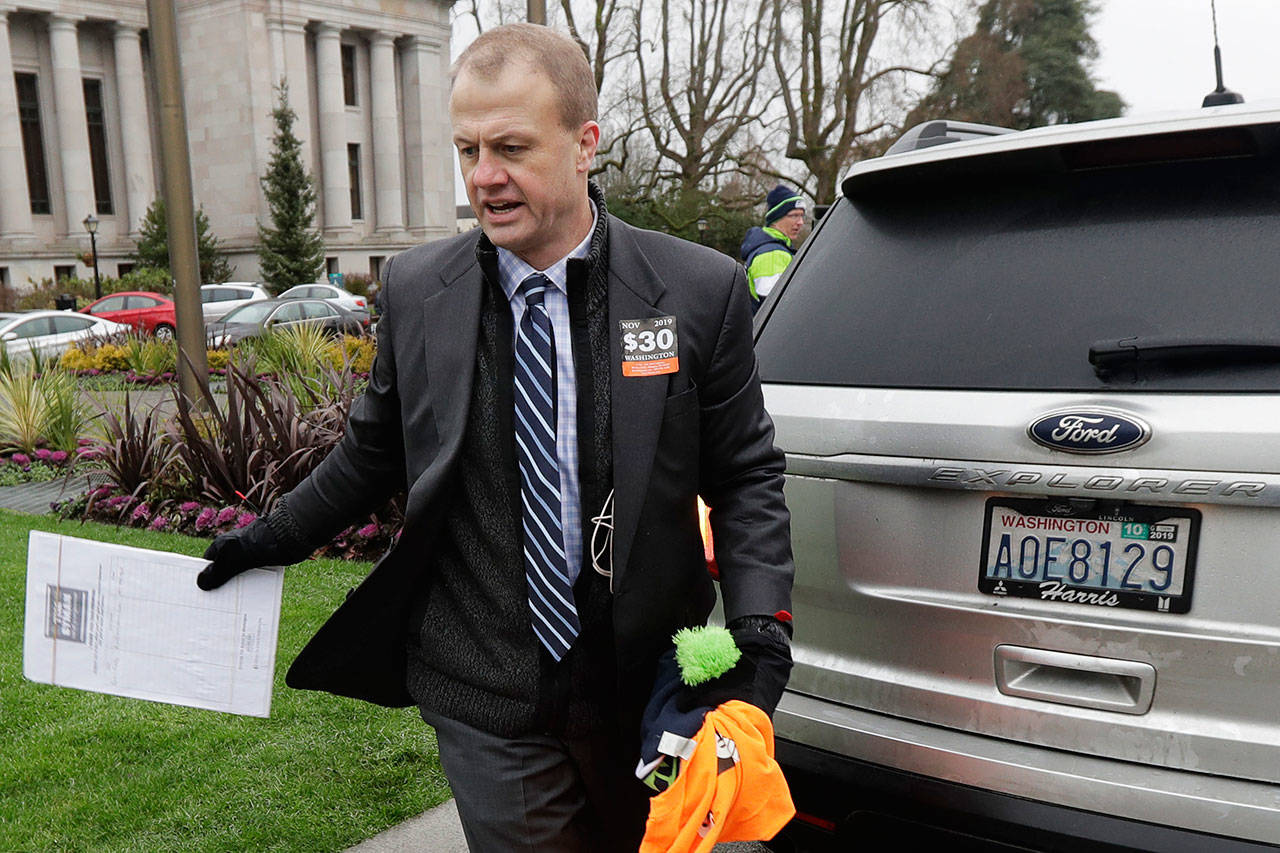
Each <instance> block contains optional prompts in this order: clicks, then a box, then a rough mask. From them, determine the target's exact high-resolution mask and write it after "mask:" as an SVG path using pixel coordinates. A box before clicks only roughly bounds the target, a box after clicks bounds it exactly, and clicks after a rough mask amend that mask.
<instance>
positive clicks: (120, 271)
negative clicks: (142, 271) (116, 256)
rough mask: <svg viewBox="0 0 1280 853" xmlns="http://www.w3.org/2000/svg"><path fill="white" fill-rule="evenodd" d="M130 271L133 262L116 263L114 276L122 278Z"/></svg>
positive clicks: (131, 270)
mask: <svg viewBox="0 0 1280 853" xmlns="http://www.w3.org/2000/svg"><path fill="white" fill-rule="evenodd" d="M131 272H133V264H126V263H119V264H116V278H123V277H124V276H126V275H128V274H129V273H131Z"/></svg>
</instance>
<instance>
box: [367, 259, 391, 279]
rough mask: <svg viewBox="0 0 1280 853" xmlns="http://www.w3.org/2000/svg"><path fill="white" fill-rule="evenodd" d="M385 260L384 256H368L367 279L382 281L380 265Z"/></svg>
mask: <svg viewBox="0 0 1280 853" xmlns="http://www.w3.org/2000/svg"><path fill="white" fill-rule="evenodd" d="M386 260H387V256H386V255H370V256H369V277H370V278H372V279H373V280H374V281H381V280H382V264H383V263H384V262H385V261H386Z"/></svg>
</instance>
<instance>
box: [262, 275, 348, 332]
mask: <svg viewBox="0 0 1280 853" xmlns="http://www.w3.org/2000/svg"><path fill="white" fill-rule="evenodd" d="M280 298H281V299H304V298H306V299H328V300H330V301H332V302H334V303H336V304H337V305H338V306H339V307H341V308H345V309H347V310H348V311H350V312H351V313H352V314H355V315H356V319H358V320H359V321H360V325H361V326H363V327H364V328H366V329H367V328H369V301H368V300H367V299H365V298H364V297H363V296H356V295H355V294H354V293H349V292H348V291H345V290H343V289H342V288H341V287H337V286H336V285H332V284H318V283H317V284H298V285H294V286H293V287H291V288H289V289H288V290H286V291H285V292H284V293H282V294H280Z"/></svg>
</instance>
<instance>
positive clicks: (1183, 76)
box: [453, 0, 1280, 204]
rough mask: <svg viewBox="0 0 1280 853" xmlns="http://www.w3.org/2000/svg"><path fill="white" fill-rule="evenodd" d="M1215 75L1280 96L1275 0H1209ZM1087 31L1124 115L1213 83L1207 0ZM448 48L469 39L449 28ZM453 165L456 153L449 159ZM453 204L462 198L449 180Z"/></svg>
mask: <svg viewBox="0 0 1280 853" xmlns="http://www.w3.org/2000/svg"><path fill="white" fill-rule="evenodd" d="M1217 5H1218V41H1219V43H1220V44H1221V46H1222V69H1223V80H1224V82H1225V83H1226V85H1227V88H1228V89H1231V90H1232V91H1235V92H1239V93H1240V94H1242V95H1244V97H1245V100H1246V101H1248V102H1255V101H1260V100H1264V99H1269V98H1274V99H1280V45H1278V44H1277V38H1278V37H1280V0H1217ZM1097 6H1098V13H1097V15H1096V16H1095V17H1094V18H1093V28H1092V32H1093V37H1094V39H1095V40H1096V41H1097V42H1098V49H1099V57H1098V61H1097V63H1096V64H1095V65H1094V67H1093V70H1094V74H1095V76H1096V77H1097V79H1098V83H1099V86H1100V87H1101V88H1104V89H1112V90H1114V91H1116V92H1119V93H1120V96H1121V97H1122V98H1124V100H1125V102H1126V103H1127V104H1128V105H1129V109H1128V112H1127V114H1128V115H1142V114H1145V113H1152V112H1159V111H1162V110H1176V109H1195V108H1198V107H1199V106H1200V101H1201V99H1202V98H1204V96H1205V95H1206V94H1208V93H1209V92H1211V91H1212V90H1213V88H1214V86H1215V85H1216V81H1215V80H1214V72H1213V17H1212V14H1211V12H1210V6H1209V0H1097ZM454 29H455V32H454V44H453V52H454V55H455V56H456V55H457V53H458V52H459V51H460V50H461V49H462V48H463V47H465V46H466V44H467V43H469V42H470V41H471V39H472V38H473V37H474V34H473V31H471V30H470V29H469V28H466V27H465V25H462V24H460V25H459V26H455V28H454ZM455 169H456V158H455ZM457 183H458V188H457V190H458V192H457V200H458V203H459V204H465V203H466V201H467V197H466V191H465V190H464V189H463V188H462V186H461V183H462V182H461V180H460V179H459V180H458V181H457Z"/></svg>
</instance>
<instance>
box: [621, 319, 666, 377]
mask: <svg viewBox="0 0 1280 853" xmlns="http://www.w3.org/2000/svg"><path fill="white" fill-rule="evenodd" d="M618 325H619V326H620V327H621V331H622V375H623V376H661V375H662V374H664V373H675V372H676V371H677V370H679V369H680V359H679V357H678V356H677V355H676V353H677V351H678V349H679V339H678V338H677V337H676V318H675V317H646V318H644V319H642V320H623V321H621V322H620V323H619V324H618Z"/></svg>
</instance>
